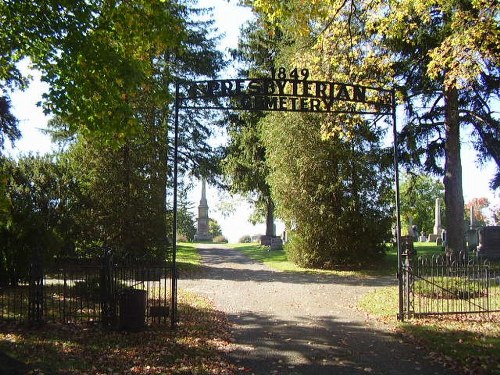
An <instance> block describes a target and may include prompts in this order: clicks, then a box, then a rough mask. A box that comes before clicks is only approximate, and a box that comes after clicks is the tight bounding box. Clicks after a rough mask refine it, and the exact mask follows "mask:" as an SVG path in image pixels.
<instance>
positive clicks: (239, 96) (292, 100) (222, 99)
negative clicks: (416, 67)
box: [178, 68, 393, 114]
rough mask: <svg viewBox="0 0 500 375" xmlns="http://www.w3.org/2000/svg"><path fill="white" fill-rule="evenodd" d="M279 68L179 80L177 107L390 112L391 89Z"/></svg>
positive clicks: (366, 112)
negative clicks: (266, 74)
mask: <svg viewBox="0 0 500 375" xmlns="http://www.w3.org/2000/svg"><path fill="white" fill-rule="evenodd" d="M282 69H283V68H280V69H279V70H278V72H276V71H274V70H273V71H272V77H271V78H254V79H220V80H211V81H195V82H187V83H179V96H178V105H179V108H183V109H235V110H254V111H255V110H259V111H288V112H347V113H361V114H391V113H392V108H393V103H392V102H393V96H392V91H391V90H386V89H381V88H376V87H369V86H362V85H355V84H346V83H340V82H327V81H311V80H308V79H307V78H308V77H309V71H308V70H307V69H302V70H301V71H300V73H299V72H298V70H297V69H293V70H292V71H291V73H290V75H289V76H288V77H287V76H286V74H284V73H283V71H282ZM299 74H300V75H299ZM299 78H302V79H299Z"/></svg>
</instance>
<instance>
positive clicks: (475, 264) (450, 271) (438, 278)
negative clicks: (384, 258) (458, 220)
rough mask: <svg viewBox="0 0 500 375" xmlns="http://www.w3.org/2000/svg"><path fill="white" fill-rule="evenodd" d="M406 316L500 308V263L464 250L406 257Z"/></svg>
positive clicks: (404, 295)
mask: <svg viewBox="0 0 500 375" xmlns="http://www.w3.org/2000/svg"><path fill="white" fill-rule="evenodd" d="M402 270H403V311H404V314H405V317H407V318H411V317H419V316H426V315H443V314H477V313H484V314H488V313H494V312H500V272H499V270H500V265H499V264H498V263H490V262H488V261H485V260H480V259H478V258H476V257H473V256H470V255H468V254H465V253H464V254H460V255H459V256H458V257H456V258H454V259H453V260H452V259H450V258H449V257H447V256H446V255H433V256H420V257H412V256H408V257H405V260H404V264H403V267H402Z"/></svg>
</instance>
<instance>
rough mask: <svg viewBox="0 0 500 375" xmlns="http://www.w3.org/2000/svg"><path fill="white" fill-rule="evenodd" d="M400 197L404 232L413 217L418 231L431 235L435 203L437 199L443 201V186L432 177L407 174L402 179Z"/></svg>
mask: <svg viewBox="0 0 500 375" xmlns="http://www.w3.org/2000/svg"><path fill="white" fill-rule="evenodd" d="M400 197H401V216H402V220H403V230H404V227H405V225H406V226H407V225H408V223H409V218H410V217H411V219H412V222H413V224H414V225H416V226H417V230H418V231H420V232H421V233H427V234H428V233H431V232H432V230H433V227H434V202H435V200H436V199H437V198H439V199H441V200H443V198H444V186H443V184H442V183H441V182H439V181H436V180H435V179H433V178H432V177H430V176H425V175H411V174H407V175H404V176H403V178H402V183H401V195H400ZM406 229H407V228H406Z"/></svg>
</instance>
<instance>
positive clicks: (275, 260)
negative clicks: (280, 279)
mask: <svg viewBox="0 0 500 375" xmlns="http://www.w3.org/2000/svg"><path fill="white" fill-rule="evenodd" d="M226 247H228V248H233V249H237V250H240V251H241V252H243V253H244V254H245V255H246V256H248V257H249V258H250V259H253V260H255V261H257V262H261V263H264V264H266V265H268V266H269V267H271V268H274V269H276V270H279V271H287V272H309V273H323V274H331V275H342V276H348V275H352V276H358V277H363V276H366V275H367V274H369V272H366V271H364V270H363V271H335V270H321V269H311V268H302V267H299V266H297V265H296V264H295V263H293V262H291V261H289V260H288V258H287V255H286V252H285V251H284V250H272V251H269V250H268V249H267V247H265V246H261V245H259V244H257V243H240V244H229V245H226Z"/></svg>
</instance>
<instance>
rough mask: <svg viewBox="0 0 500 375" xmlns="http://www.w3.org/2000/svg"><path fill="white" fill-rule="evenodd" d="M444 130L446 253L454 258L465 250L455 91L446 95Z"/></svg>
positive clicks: (452, 89)
mask: <svg viewBox="0 0 500 375" xmlns="http://www.w3.org/2000/svg"><path fill="white" fill-rule="evenodd" d="M445 128H446V145H445V150H446V156H445V157H446V161H445V176H444V181H443V182H444V200H445V205H446V211H445V213H446V241H447V242H446V252H447V254H449V255H451V256H456V255H458V253H459V252H460V251H462V250H463V249H464V197H463V190H462V162H461V160H460V121H459V117H458V91H457V89H456V88H449V89H447V90H446V92H445Z"/></svg>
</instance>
